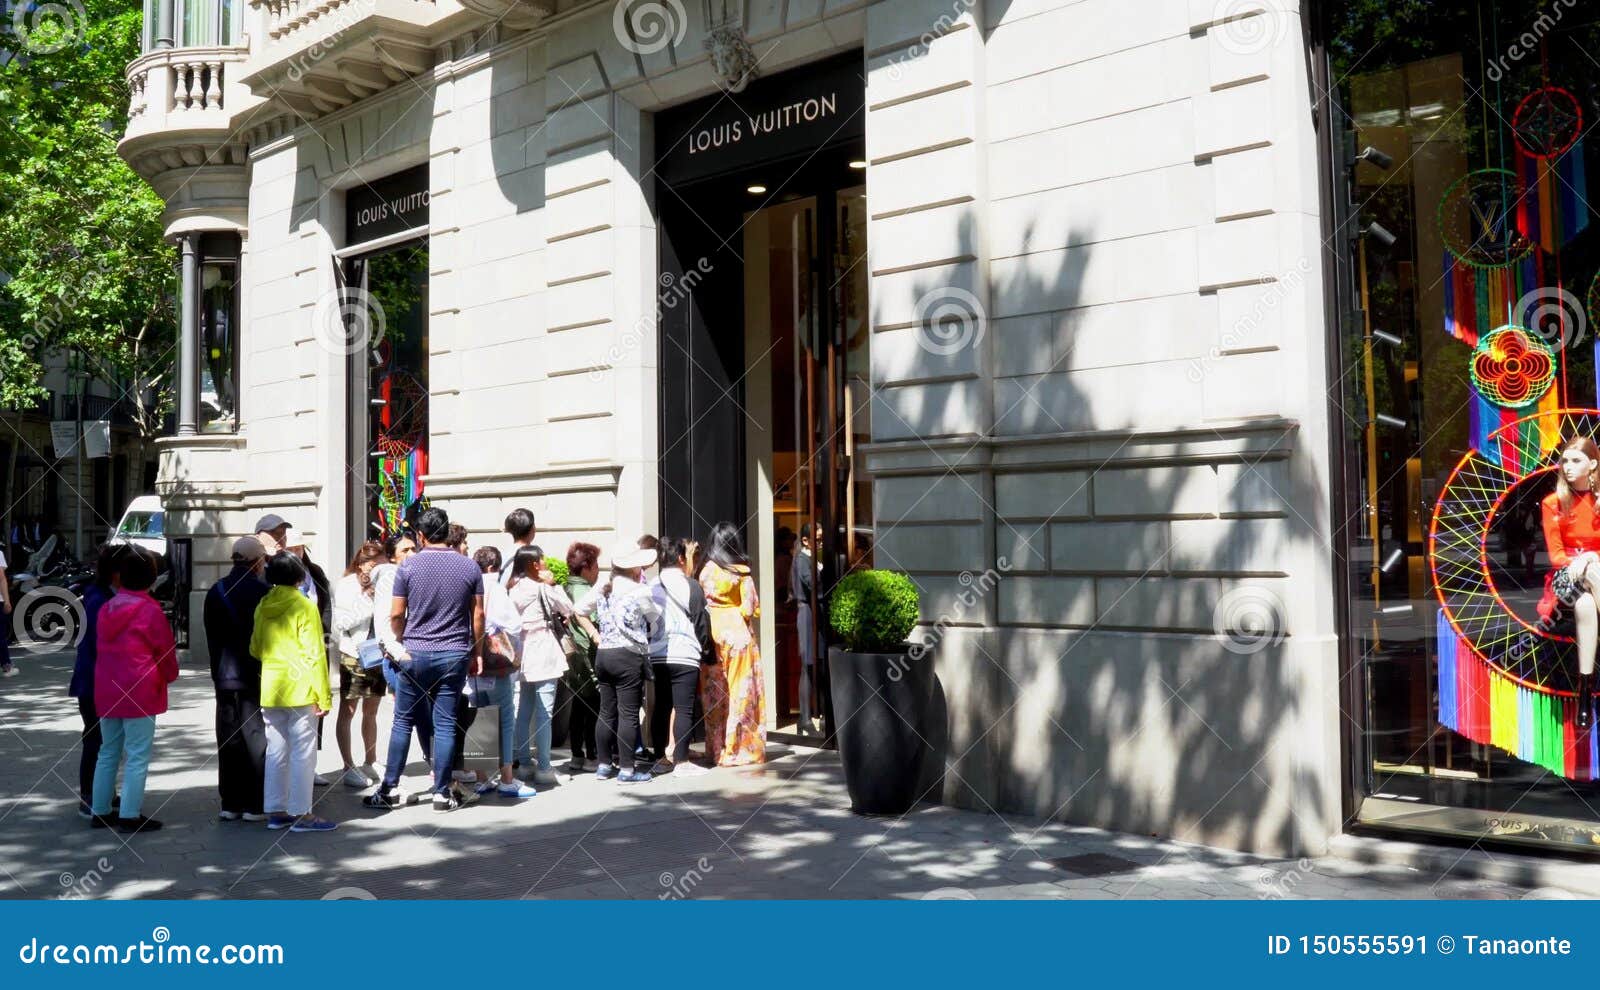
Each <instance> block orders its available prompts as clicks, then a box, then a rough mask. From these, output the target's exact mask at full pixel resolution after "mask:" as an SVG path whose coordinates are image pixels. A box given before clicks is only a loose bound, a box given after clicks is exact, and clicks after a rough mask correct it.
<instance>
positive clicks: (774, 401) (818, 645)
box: [656, 57, 872, 745]
mask: <svg viewBox="0 0 1600 990" xmlns="http://www.w3.org/2000/svg"><path fill="white" fill-rule="evenodd" d="M852 64H854V66H855V70H856V71H851V70H850V66H851V65H852ZM840 68H843V69H845V70H846V71H844V72H840V71H839V69H840ZM858 70H859V57H856V58H854V59H853V61H852V60H844V61H841V60H834V61H833V62H830V63H824V64H823V65H822V66H820V67H811V68H808V69H801V70H796V73H797V75H796V76H795V77H794V78H792V79H790V78H785V77H781V76H780V77H774V78H773V79H769V80H763V81H762V84H763V85H767V86H770V87H772V89H771V90H770V91H767V92H764V91H763V90H761V89H760V88H758V86H755V85H753V86H752V87H751V89H750V90H749V91H747V92H746V93H744V94H740V95H739V96H738V97H737V100H738V105H737V107H735V108H734V110H733V112H734V113H735V114H736V115H737V117H742V118H743V120H744V121H746V122H747V126H748V121H750V120H752V119H759V118H760V115H761V114H762V113H764V112H767V111H765V110H764V109H763V108H764V107H767V106H773V105H778V106H787V107H796V106H798V107H800V109H799V110H795V111H794V113H795V114H796V115H798V116H799V117H800V118H802V119H803V117H804V115H805V107H806V106H807V103H806V100H808V99H815V100H816V101H817V104H818V106H821V105H823V101H824V100H827V101H828V102H827V104H826V105H827V106H829V107H830V108H831V109H832V111H833V114H834V119H832V126H830V127H829V128H827V129H826V130H818V131H817V133H816V135H815V136H816V139H817V141H818V142H819V143H817V144H810V145H806V146H803V147H800V148H798V149H793V148H791V149H787V151H788V153H785V154H778V155H774V156H772V157H770V158H767V159H759V158H758V159H755V160H750V157H751V156H750V155H749V154H746V155H745V159H744V160H742V161H738V162H737V163H736V167H730V168H728V169H726V170H724V171H721V172H718V173H716V174H713V175H709V176H704V177H694V178H692V179H689V180H679V179H677V177H676V175H675V174H674V170H673V167H672V166H673V162H672V159H671V156H670V155H667V154H663V155H662V156H661V158H662V169H661V172H662V174H661V175H660V178H659V181H658V182H657V190H656V198H657V215H658V217H659V219H660V230H661V237H660V251H661V255H660V257H661V275H660V279H659V297H658V314H659V317H660V341H659V347H660V351H659V365H660V375H661V379H660V397H661V416H660V423H661V435H660V438H659V440H660V450H661V455H660V469H661V492H660V496H661V525H662V532H663V533H664V534H670V535H675V536H688V537H692V538H694V539H697V540H701V541H704V540H705V538H706V535H707V534H708V533H709V531H710V529H711V527H712V525H713V524H715V523H717V522H719V521H722V520H731V521H733V522H734V523H736V524H737V525H738V526H739V527H740V529H741V530H742V532H743V534H744V536H745V541H746V548H747V550H748V552H749V555H750V559H751V565H752V570H753V571H754V574H755V577H756V583H757V589H758V592H759V594H760V596H761V618H760V620H759V628H758V635H759V644H760V648H761V656H762V666H763V674H764V676H765V679H766V690H767V698H768V710H769V718H770V721H771V723H772V724H771V725H770V726H769V729H771V730H775V731H776V732H778V733H780V734H791V733H795V732H796V731H797V730H798V729H801V728H805V727H807V726H806V724H807V723H808V722H809V725H810V727H814V729H815V732H816V734H815V735H808V736H807V737H805V738H804V740H803V741H804V742H806V743H807V744H809V745H816V744H818V743H819V742H822V741H824V740H827V739H831V736H832V725H833V719H832V709H831V705H830V703H829V695H828V690H827V665H826V648H827V643H828V634H827V628H826V613H827V608H826V599H827V594H828V591H829V589H830V588H831V587H832V586H833V584H834V583H835V582H836V581H837V580H838V579H839V577H840V576H842V575H843V574H845V573H848V572H849V571H850V570H853V569H855V568H858V567H870V566H871V561H872V497H871V484H870V482H868V481H867V479H866V478H865V477H864V475H863V474H862V472H861V471H860V468H859V459H858V458H857V456H856V449H857V447H858V445H860V444H861V443H864V442H866V440H867V439H868V438H869V436H870V402H869V396H870V389H869V381H870V377H869V376H870V365H869V362H868V342H869V337H870V321H869V319H868V311H867V299H866V289H867V258H866V231H867V223H866V188H865V186H864V184H863V181H862V180H863V176H864V172H863V171H862V169H863V167H864V146H863V141H862V136H861V129H860V120H859V116H860V112H859V107H860V101H861V94H860V92H859V87H860V85H861V81H860V75H859V71H858ZM786 75H787V74H786ZM850 84H853V85H854V87H856V92H855V93H854V99H853V102H852V103H851V104H850V106H851V111H852V116H853V121H850V120H843V119H839V114H840V113H841V110H840V108H841V104H842V103H843V102H844V101H843V99H842V98H840V97H837V96H835V95H834V94H836V93H837V92H838V90H839V89H840V88H842V87H843V86H844V85H850ZM819 92H820V93H822V94H823V96H820V97H819V96H815V95H812V96H807V93H811V94H816V93H819ZM829 97H832V99H829ZM723 99H724V100H725V101H726V103H727V104H729V105H731V104H732V101H733V100H734V99H735V97H732V96H728V97H724V98H723ZM685 111H686V112H687V111H692V112H694V114H695V116H691V117H689V118H688V119H689V120H690V121H691V122H692V124H696V125H698V128H699V129H700V130H704V129H706V128H707V127H708V126H709V127H711V128H713V129H715V128H717V127H718V126H719V125H717V124H716V123H715V121H716V119H717V109H716V108H715V107H711V108H708V107H705V106H698V105H697V106H696V107H693V108H685ZM820 112H821V111H820V110H819V113H820ZM675 113H676V112H675ZM708 122H709V123H708ZM673 123H674V121H673V120H671V119H668V120H666V121H663V122H661V123H660V125H659V126H658V136H660V137H662V138H665V139H670V138H671V136H672V135H673V134H675V133H680V132H679V131H677V130H675V129H674V127H673ZM722 133H733V131H731V130H723V131H722ZM658 146H659V145H658ZM808 532H811V533H814V534H815V535H814V536H813V537H812V538H811V539H809V540H806V541H805V543H804V544H803V543H802V538H803V537H805V536H806V534H807V533H808ZM808 566H809V567H810V568H811V573H812V575H813V580H812V581H811V582H810V591H809V593H808V594H800V593H797V591H796V589H797V588H800V587H803V586H804V585H805V584H806V582H805V581H804V580H803V578H801V579H800V580H797V577H800V573H801V570H802V569H804V568H806V567H808ZM802 599H804V600H803V601H802ZM808 661H809V662H808ZM808 716H809V718H808ZM781 737H782V736H781V735H780V738H781ZM794 741H801V740H799V739H795V740H794Z"/></svg>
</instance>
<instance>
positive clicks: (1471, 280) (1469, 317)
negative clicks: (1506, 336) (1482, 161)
mask: <svg viewBox="0 0 1600 990" xmlns="http://www.w3.org/2000/svg"><path fill="white" fill-rule="evenodd" d="M1525 192H1526V187H1525V186H1524V185H1523V182H1522V179H1521V178H1520V177H1519V176H1518V175H1517V174H1516V173H1515V172H1513V171H1511V170H1510V169H1503V168H1482V169H1478V170H1476V171H1473V172H1468V173H1467V174H1466V175H1463V176H1462V177H1461V178H1459V179H1457V180H1456V181H1455V182H1453V183H1451V185H1450V187H1449V188H1448V189H1446V190H1445V193H1444V196H1443V197H1441V198H1440V200H1439V210H1438V224H1439V235H1440V237H1441V238H1442V239H1443V241H1444V246H1445V254H1444V322H1445V330H1446V332H1448V333H1449V334H1450V335H1451V336H1452V337H1454V338H1456V339H1457V340H1460V341H1462V342H1464V343H1466V344H1469V345H1471V346H1474V347H1475V346H1477V343H1478V338H1479V337H1480V336H1482V335H1483V334H1484V333H1486V332H1487V331H1488V330H1490V329H1491V328H1493V327H1496V326H1499V325H1500V324H1502V323H1504V322H1506V319H1507V316H1508V314H1509V313H1510V312H1511V309H1512V306H1513V304H1514V303H1515V302H1516V301H1517V300H1518V299H1521V298H1522V297H1523V295H1524V294H1525V293H1526V292H1527V291H1528V290H1529V289H1532V288H1535V287H1536V286H1537V285H1538V284H1539V274H1540V273H1539V264H1538V261H1539V259H1538V257H1537V253H1536V252H1535V250H1534V248H1535V244H1534V241H1533V240H1531V239H1530V238H1529V237H1528V236H1527V235H1525V234H1524V233H1523V232H1522V229H1521V228H1520V227H1519V226H1518V224H1517V211H1518V208H1519V205H1520V204H1521V202H1522V200H1523V198H1524V193H1525Z"/></svg>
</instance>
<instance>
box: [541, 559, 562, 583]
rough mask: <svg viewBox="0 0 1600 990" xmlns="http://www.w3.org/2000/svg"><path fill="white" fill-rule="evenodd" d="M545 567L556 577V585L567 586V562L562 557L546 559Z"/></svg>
mask: <svg viewBox="0 0 1600 990" xmlns="http://www.w3.org/2000/svg"><path fill="white" fill-rule="evenodd" d="M544 566H546V567H548V568H550V573H551V574H552V575H554V576H555V579H556V584H557V585H559V586H561V587H565V586H566V584H567V562H566V561H564V560H562V559H561V558H560V557H546V558H545V559H544Z"/></svg>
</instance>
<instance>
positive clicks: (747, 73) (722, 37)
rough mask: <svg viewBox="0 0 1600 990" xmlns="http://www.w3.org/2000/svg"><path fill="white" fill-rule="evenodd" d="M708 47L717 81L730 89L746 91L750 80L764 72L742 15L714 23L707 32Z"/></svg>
mask: <svg viewBox="0 0 1600 990" xmlns="http://www.w3.org/2000/svg"><path fill="white" fill-rule="evenodd" d="M705 44H706V51H707V52H708V53H709V54H710V56H711V68H712V71H714V72H715V73H716V74H717V85H719V86H721V87H722V88H723V89H725V90H727V91H728V92H730V93H742V92H744V88H745V87H746V86H748V85H750V80H752V79H754V78H755V77H756V76H758V75H760V74H761V66H760V65H759V64H758V63H757V61H756V53H755V51H754V50H753V49H752V48H751V47H750V42H749V41H748V40H747V39H746V38H745V36H744V26H743V25H741V24H740V23H739V20H738V18H735V17H729V18H726V19H724V20H721V21H718V22H717V23H715V24H713V25H711V28H710V30H708V31H707V32H706V42H705Z"/></svg>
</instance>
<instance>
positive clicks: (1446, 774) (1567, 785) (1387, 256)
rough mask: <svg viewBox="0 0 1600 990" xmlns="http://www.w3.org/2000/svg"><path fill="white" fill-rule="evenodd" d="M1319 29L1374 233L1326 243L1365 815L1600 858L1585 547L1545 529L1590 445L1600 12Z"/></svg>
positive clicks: (1598, 278) (1377, 16) (1367, 7)
mask: <svg viewBox="0 0 1600 990" xmlns="http://www.w3.org/2000/svg"><path fill="white" fill-rule="evenodd" d="M1329 16H1330V24H1329V28H1330V32H1329V55H1330V60H1331V78H1332V80H1333V89H1334V90H1335V95H1336V100H1337V106H1336V109H1335V114H1334V119H1335V122H1336V133H1335V134H1333V135H1332V136H1331V137H1332V140H1331V142H1330V144H1331V146H1332V147H1333V148H1334V149H1335V154H1336V155H1337V158H1338V161H1337V162H1336V173H1337V174H1339V175H1341V176H1345V177H1347V188H1344V189H1340V190H1338V196H1336V200H1337V201H1338V202H1339V204H1340V205H1339V206H1338V209H1339V210H1340V211H1342V212H1344V213H1346V214H1348V219H1349V221H1350V226H1349V228H1348V229H1349V230H1350V231H1355V230H1361V231H1364V233H1363V234H1361V235H1358V236H1355V237H1353V238H1351V237H1347V236H1345V231H1340V232H1338V236H1336V237H1334V238H1333V239H1332V241H1331V243H1333V244H1334V245H1336V251H1338V252H1340V257H1339V259H1338V261H1339V263H1338V265H1337V266H1336V267H1335V269H1334V277H1335V280H1336V284H1337V291H1338V292H1339V298H1340V300H1341V304H1340V311H1341V340H1342V347H1341V348H1340V353H1339V355H1338V358H1337V362H1338V367H1337V369H1336V371H1337V372H1338V378H1337V390H1338V394H1337V400H1338V402H1339V406H1340V411H1342V413H1343V414H1344V415H1343V417H1342V420H1343V423H1344V434H1345V438H1346V441H1347V442H1346V445H1345V449H1344V455H1343V456H1344V463H1345V471H1344V478H1345V493H1344V494H1345V498H1344V502H1345V503H1346V504H1347V506H1348V508H1349V518H1348V519H1345V520H1336V525H1342V526H1343V528H1344V531H1345V533H1346V536H1347V539H1348V544H1347V550H1348V563H1349V573H1348V581H1349V588H1350V592H1351V593H1350V601H1351V610H1350V628H1349V633H1350V637H1351V640H1352V644H1353V647H1354V655H1355V657H1356V659H1357V668H1356V671H1355V674H1354V676H1355V677H1357V678H1358V679H1359V692H1358V694H1359V697H1358V698H1357V701H1356V707H1357V708H1358V709H1359V714H1360V715H1361V719H1362V721H1363V722H1364V725H1363V731H1362V734H1361V737H1360V740H1359V745H1358V746H1357V747H1356V750H1357V753H1356V755H1357V758H1358V759H1359V760H1360V761H1361V762H1360V773H1359V777H1360V786H1359V790H1360V792H1361V793H1360V795H1359V799H1360V807H1359V809H1358V817H1359V818H1360V819H1361V820H1363V821H1366V822H1372V823H1380V824H1384V825H1389V826H1395V827H1404V828H1415V829H1421V830H1427V831H1436V832H1442V833H1449V834H1455V835H1464V836H1470V837H1474V838H1492V839H1504V840H1511V841H1531V842H1545V843H1558V844H1563V845H1568V846H1573V847H1580V848H1584V849H1589V850H1596V849H1600V801H1597V800H1596V799H1597V796H1600V784H1597V783H1595V782H1594V778H1596V777H1600V752H1597V749H1596V739H1597V736H1596V734H1594V733H1591V732H1590V731H1588V730H1585V729H1583V728H1582V727H1581V726H1580V725H1579V724H1578V722H1579V719H1578V717H1577V705H1576V699H1575V693H1576V689H1577V688H1578V686H1579V681H1578V675H1579V672H1580V666H1586V664H1583V663H1582V656H1581V652H1582V651H1580V648H1579V644H1577V643H1575V642H1574V635H1573V634H1574V625H1573V614H1574V610H1575V609H1576V608H1578V607H1589V606H1587V605H1584V604H1583V603H1581V602H1575V603H1574V604H1573V605H1570V606H1569V605H1563V604H1559V603H1554V602H1553V597H1552V593H1551V590H1550V589H1549V588H1548V587H1547V584H1548V582H1549V581H1550V579H1551V576H1552V574H1553V573H1554V572H1555V571H1556V570H1558V566H1557V565H1558V563H1559V562H1560V561H1561V560H1562V559H1564V557H1565V555H1566V553H1567V552H1568V550H1570V549H1571V548H1572V546H1573V545H1574V543H1575V542H1576V544H1577V545H1579V546H1581V545H1582V544H1583V541H1584V539H1585V537H1584V536H1583V535H1581V534H1580V535H1578V536H1576V537H1572V536H1570V535H1569V537H1565V538H1562V539H1558V540H1557V541H1556V542H1555V543H1551V542H1550V541H1547V539H1546V526H1545V524H1546V522H1547V520H1548V519H1549V518H1552V517H1550V510H1549V509H1548V508H1547V506H1546V504H1545V503H1546V500H1547V499H1549V498H1550V497H1551V496H1552V495H1553V494H1554V492H1555V489H1556V481H1557V462H1558V461H1559V459H1560V456H1561V452H1562V450H1563V449H1564V448H1565V447H1567V446H1568V445H1569V444H1570V443H1571V442H1572V441H1573V440H1574V439H1587V438H1591V437H1593V436H1595V435H1596V434H1597V433H1600V414H1595V413H1591V412H1583V411H1582V410H1590V409H1593V408H1594V407H1595V406H1596V405H1597V396H1596V348H1597V346H1600V345H1597V338H1596V335H1595V327H1594V326H1593V323H1592V320H1593V317H1594V316H1595V310H1596V308H1597V307H1600V220H1597V218H1596V217H1595V216H1594V206H1595V204H1596V203H1597V202H1600V197H1596V196H1595V195H1594V194H1593V193H1592V192H1591V190H1592V189H1593V188H1594V181H1595V180H1596V179H1600V137H1596V136H1594V135H1592V134H1588V133H1586V132H1587V131H1588V130H1589V128H1591V127H1592V125H1593V122H1594V121H1596V120H1597V119H1600V73H1596V72H1595V65H1594V61H1593V58H1592V56H1591V55H1590V54H1589V53H1591V52H1595V51H1600V22H1597V21H1596V20H1595V18H1594V17H1593V16H1592V12H1586V11H1584V10H1583V5H1581V4H1579V5H1568V4H1566V3H1564V2H1560V0H1558V2H1555V3H1553V4H1549V3H1546V4H1535V3H1508V2H1499V3H1493V2H1483V3H1475V2H1458V3H1426V4H1424V3H1415V4H1399V5H1396V4H1379V3H1370V2H1348V3H1334V4H1331V5H1330V8H1329ZM1368 148H1371V149H1373V151H1372V152H1369V153H1367V154H1364V155H1363V154H1361V152H1362V151H1363V150H1364V149H1368ZM1358 157H1359V160H1358V161H1356V163H1355V164H1354V165H1353V166H1350V162H1351V161H1352V159H1356V158H1358ZM1347 167H1348V171H1346V169H1347ZM1345 194H1348V200H1345V199H1344V198H1343V197H1344V196H1345ZM1346 202H1348V204H1349V205H1348V206H1346V205H1344V203H1346ZM1374 223H1375V224H1377V225H1378V226H1377V227H1373V226H1371V225H1372V224H1374ZM1391 238H1392V243H1391ZM1347 249H1348V254H1346V253H1345V252H1346V250H1347ZM1585 497H1586V496H1582V495H1581V494H1580V496H1578V502H1579V503H1582V502H1583V499H1584V498H1585ZM1579 509H1583V506H1582V505H1581V504H1580V505H1579ZM1575 511H1576V510H1575ZM1583 511H1587V510H1586V509H1584V510H1583ZM1556 512H1557V516H1555V517H1553V518H1555V519H1556V522H1557V524H1558V525H1557V528H1558V530H1559V529H1560V522H1561V520H1560V516H1561V515H1564V514H1567V510H1565V509H1562V508H1560V507H1559V505H1558V506H1557V509H1556ZM1574 526H1576V530H1573V531H1574V532H1576V531H1577V530H1583V529H1584V526H1583V525H1579V524H1578V523H1576V522H1575V521H1569V525H1568V527H1567V528H1568V529H1569V530H1572V529H1573V527H1574ZM1594 549H1596V550H1600V542H1596V543H1595V544H1594ZM1595 591H1596V592H1597V593H1600V588H1596V589H1595ZM1552 606H1554V607H1553V610H1552ZM1547 616H1548V618H1547Z"/></svg>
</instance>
